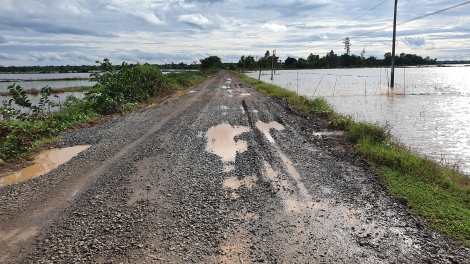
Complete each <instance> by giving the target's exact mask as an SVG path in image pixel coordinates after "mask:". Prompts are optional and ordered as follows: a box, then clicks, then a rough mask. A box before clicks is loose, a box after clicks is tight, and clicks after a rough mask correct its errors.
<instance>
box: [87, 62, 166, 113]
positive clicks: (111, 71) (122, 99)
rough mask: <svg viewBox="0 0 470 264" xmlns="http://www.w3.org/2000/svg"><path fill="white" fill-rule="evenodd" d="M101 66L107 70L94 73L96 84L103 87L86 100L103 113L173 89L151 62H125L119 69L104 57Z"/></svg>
mask: <svg viewBox="0 0 470 264" xmlns="http://www.w3.org/2000/svg"><path fill="white" fill-rule="evenodd" d="M97 63H100V62H98V61H97ZM100 65H101V68H102V70H103V72H102V73H93V74H91V76H92V77H93V79H92V80H93V81H96V82H97V83H96V85H95V87H101V90H100V91H99V92H89V93H87V95H86V99H87V100H89V101H90V102H92V103H93V106H94V108H95V109H96V110H97V111H98V112H99V113H101V114H110V113H115V112H119V111H122V110H123V109H125V108H126V107H128V106H132V105H135V104H136V103H142V102H147V101H149V100H150V99H151V98H152V97H155V96H157V95H160V94H164V93H167V92H169V90H170V88H169V86H168V85H167V83H166V78H165V77H164V76H163V74H162V72H161V71H160V70H159V69H158V67H156V66H152V65H150V64H148V63H145V64H140V63H137V64H136V65H133V66H132V67H131V66H130V65H129V64H127V63H126V62H123V63H122V65H121V69H120V70H119V71H117V70H116V67H115V66H113V65H112V63H111V62H110V61H109V60H108V59H104V60H103V62H101V63H100Z"/></svg>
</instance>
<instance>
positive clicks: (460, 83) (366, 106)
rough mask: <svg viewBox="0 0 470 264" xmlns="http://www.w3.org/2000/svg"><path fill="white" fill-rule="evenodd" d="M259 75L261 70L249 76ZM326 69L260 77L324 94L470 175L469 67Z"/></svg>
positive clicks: (303, 91)
mask: <svg viewBox="0 0 470 264" xmlns="http://www.w3.org/2000/svg"><path fill="white" fill-rule="evenodd" d="M248 75H249V76H250V77H253V78H258V73H257V72H253V73H249V74H248ZM389 76H390V69H384V68H381V69H380V68H363V69H325V70H299V71H296V70H289V71H277V72H276V74H275V75H274V80H273V81H271V80H270V78H271V74H270V72H264V73H263V74H262V75H261V80H262V81H264V82H268V83H271V82H272V83H274V84H277V85H279V86H281V87H284V88H287V89H289V90H291V91H294V92H298V93H299V94H301V95H305V96H308V97H311V98H313V97H323V98H325V99H326V100H327V101H328V103H329V104H330V105H331V106H332V107H333V109H335V111H337V112H339V113H341V114H344V115H349V116H352V117H353V118H354V119H355V120H357V121H369V122H373V123H380V124H389V125H390V126H391V131H392V134H393V135H394V137H395V138H396V139H397V140H398V141H400V142H402V143H404V144H405V145H407V146H408V147H410V148H412V149H413V150H414V151H415V152H416V153H418V154H420V155H426V156H429V157H432V158H434V159H435V160H437V161H442V162H448V163H451V164H457V165H458V166H459V167H460V169H461V170H462V171H464V172H465V173H467V174H470V126H468V123H470V67H463V66H462V67H422V68H405V69H403V68H397V69H396V71H395V76H396V77H395V87H396V88H395V89H394V90H393V92H392V94H388V88H387V87H388V82H389Z"/></svg>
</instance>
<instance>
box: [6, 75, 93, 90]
mask: <svg viewBox="0 0 470 264" xmlns="http://www.w3.org/2000/svg"><path fill="white" fill-rule="evenodd" d="M14 83H16V84H17V85H19V86H21V88H23V89H31V88H36V89H41V88H42V87H45V86H49V87H51V88H67V87H77V86H93V85H95V82H90V74H89V73H28V74H0V91H7V90H8V86H10V85H12V84H14Z"/></svg>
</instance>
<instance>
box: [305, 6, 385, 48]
mask: <svg viewBox="0 0 470 264" xmlns="http://www.w3.org/2000/svg"><path fill="white" fill-rule="evenodd" d="M386 2H388V0H385V1H383V2H382V3H380V4H378V5H377V6H375V7H373V8H372V9H370V10H369V11H367V12H365V13H364V14H362V15H360V16H358V17H356V18H355V19H353V20H351V21H349V22H348V23H346V24H344V25H342V26H339V27H337V28H336V29H335V30H333V31H331V32H329V33H326V34H324V35H328V34H332V33H333V32H335V31H337V30H338V29H342V28H344V27H345V26H347V25H349V24H351V23H352V22H354V21H356V20H358V19H359V18H361V17H363V16H365V15H367V14H368V13H370V12H372V11H373V10H375V9H377V8H378V7H379V6H381V5H383V4H385V3H386ZM317 39H321V37H317V38H316V39H314V40H313V41H315V40H317Z"/></svg>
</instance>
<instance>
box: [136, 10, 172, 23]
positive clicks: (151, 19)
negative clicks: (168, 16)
mask: <svg viewBox="0 0 470 264" xmlns="http://www.w3.org/2000/svg"><path fill="white" fill-rule="evenodd" d="M131 14H132V15H134V16H135V17H137V18H140V19H142V20H144V21H147V22H148V23H150V24H152V25H155V26H160V25H164V24H165V22H163V21H161V20H160V19H158V17H156V16H155V14H152V13H146V12H143V11H134V12H131Z"/></svg>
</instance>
